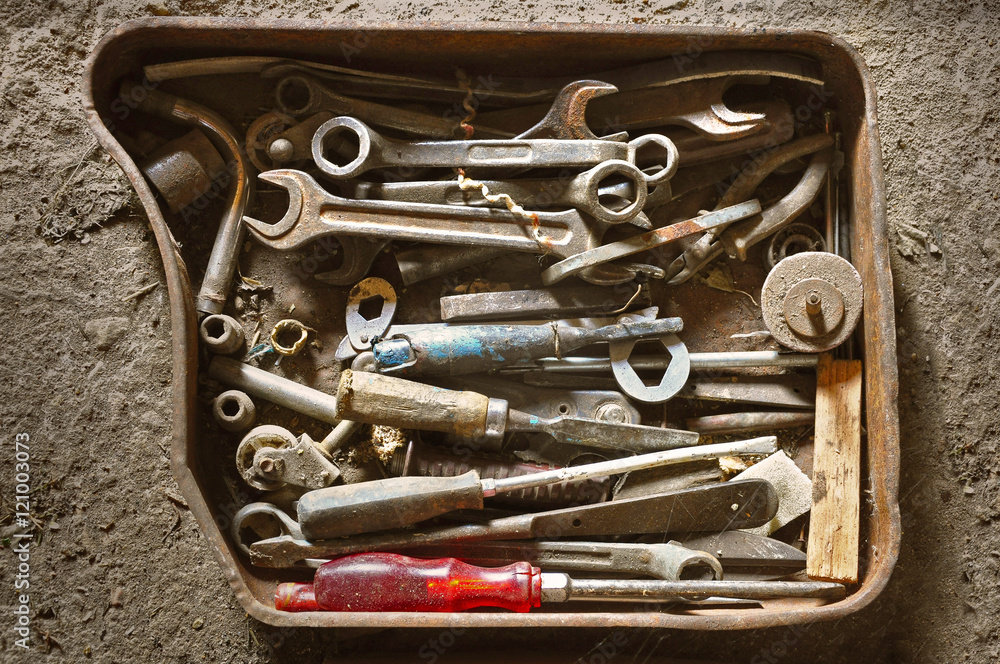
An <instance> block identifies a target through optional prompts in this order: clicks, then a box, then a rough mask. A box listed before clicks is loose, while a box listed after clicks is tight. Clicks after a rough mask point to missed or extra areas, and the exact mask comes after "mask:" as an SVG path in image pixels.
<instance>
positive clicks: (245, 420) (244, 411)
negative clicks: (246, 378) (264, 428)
mask: <svg viewBox="0 0 1000 664" xmlns="http://www.w3.org/2000/svg"><path fill="white" fill-rule="evenodd" d="M212 415H213V416H214V417H215V421H216V422H217V423H218V424H219V426H220V427H222V428H223V429H225V430H226V431H233V432H239V431H246V430H247V429H249V428H250V427H252V426H253V423H254V420H256V419H257V407H256V406H254V405H253V401H252V400H251V399H250V396H249V395H248V394H247V393H246V392H241V391H240V390H228V391H226V392H223V393H222V394H220V395H219V396H217V397H215V401H213V402H212Z"/></svg>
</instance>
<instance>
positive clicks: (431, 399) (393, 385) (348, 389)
mask: <svg viewBox="0 0 1000 664" xmlns="http://www.w3.org/2000/svg"><path fill="white" fill-rule="evenodd" d="M490 401H491V400H490V398H489V397H487V396H485V395H482V394H477V393H476V392H458V391H455V390H445V389H442V388H439V387H432V386H430V385H424V384H422V383H415V382H412V381H409V380H405V379H402V378H394V377H392V376H383V375H381V374H375V373H366V372H356V371H351V370H349V369H348V370H346V371H344V373H342V374H341V376H340V385H339V387H338V388H337V412H338V416H339V417H340V418H341V419H345V420H352V421H354V422H364V423H365V424H384V425H388V426H393V427H400V428H407V429H421V430H424V431H443V432H445V433H454V434H457V435H459V436H467V437H470V438H476V437H479V436H485V435H487V434H488V433H489V432H488V431H487V414H488V413H489V412H490V405H491V404H490ZM493 401H494V402H496V401H499V400H493ZM503 403H504V404H506V402H503ZM504 419H506V413H504ZM502 428H503V427H501V432H500V433H501V435H502Z"/></svg>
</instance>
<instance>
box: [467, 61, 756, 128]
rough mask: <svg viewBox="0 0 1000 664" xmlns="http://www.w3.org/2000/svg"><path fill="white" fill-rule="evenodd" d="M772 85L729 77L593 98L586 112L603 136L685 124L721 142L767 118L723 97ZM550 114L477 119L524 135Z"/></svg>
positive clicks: (518, 112)
mask: <svg viewBox="0 0 1000 664" xmlns="http://www.w3.org/2000/svg"><path fill="white" fill-rule="evenodd" d="M766 82H767V78H766V77H760V76H743V77H741V76H727V77H722V78H713V79H709V80H701V81H691V82H687V83H679V84H676V85H672V86H669V87H648V88H642V89H638V90H626V91H624V92H619V93H617V94H612V95H603V96H601V97H600V98H597V99H593V100H592V101H591V102H590V103H589V104H588V105H587V107H586V118H587V119H589V122H590V126H593V127H597V128H598V131H606V132H615V131H622V130H627V129H642V128H645V127H662V126H664V125H680V126H684V127H688V128H689V129H692V130H694V131H696V132H698V133H699V134H701V135H702V136H706V137H709V138H711V139H713V140H716V141H724V140H731V139H735V138H742V137H743V136H748V135H750V134H753V133H755V132H757V131H759V130H760V129H761V128H762V127H763V126H764V125H763V123H764V120H765V116H764V115H763V114H761V113H746V112H740V111H734V110H732V109H730V108H729V107H728V106H726V104H725V103H724V102H723V100H722V96H723V94H724V93H725V92H726V90H728V89H729V88H730V87H732V86H733V85H735V84H737V83H766ZM546 109H547V106H546V105H544V104H539V105H537V106H528V107H522V108H511V109H504V110H502V111H490V112H488V113H482V114H480V115H479V116H478V117H477V119H478V121H479V122H481V123H483V124H484V125H488V126H490V127H493V128H494V129H496V130H499V131H518V130H519V129H520V128H521V127H524V126H525V124H526V123H530V122H534V121H535V118H539V117H542V116H543V115H545V113H546ZM583 122H584V123H586V120H583Z"/></svg>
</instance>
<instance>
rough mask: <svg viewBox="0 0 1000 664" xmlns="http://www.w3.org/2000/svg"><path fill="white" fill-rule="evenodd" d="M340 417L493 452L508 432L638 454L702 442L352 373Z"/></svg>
mask: <svg viewBox="0 0 1000 664" xmlns="http://www.w3.org/2000/svg"><path fill="white" fill-rule="evenodd" d="M337 417H338V418H340V419H344V420H351V421H352V422H362V423H365V424H382V425H386V426H392V427H396V428H399V429H420V430H423V431H441V432H444V433H453V434H456V435H459V436H465V437H467V438H482V439H484V440H485V441H486V445H487V447H488V448H489V447H491V446H492V447H493V448H494V449H498V448H499V447H500V443H501V442H502V440H503V435H504V433H505V432H508V431H526V432H538V433H547V434H549V435H551V436H553V437H554V438H556V440H559V441H560V442H563V443H568V444H571V445H582V446H586V447H598V448H602V449H614V450H624V451H628V452H634V453H643V452H653V451H662V450H667V449H673V448H678V447H687V446H689V445H696V444H697V443H698V438H699V436H698V434H697V433H694V432H692V431H681V430H678V429H665V428H660V427H650V426H642V425H639V424H625V423H619V422H599V421H597V420H585V419H579V418H573V417H555V418H542V417H538V416H537V415H531V414H529V413H525V412H522V411H519V410H513V409H511V408H510V406H509V404H508V403H507V401H506V400H505V399H494V398H490V397H488V396H486V395H483V394H479V393H478V392H460V391H456V390H446V389H443V388H440V387H433V386H430V385H424V384H423V383H416V382H414V381H410V380H405V379H403V378H395V377H393V376H383V375H381V374H376V373H368V372H363V371H352V370H350V369H347V370H345V371H344V372H343V373H342V374H341V376H340V385H339V387H338V388H337ZM491 442H492V445H490V443H491Z"/></svg>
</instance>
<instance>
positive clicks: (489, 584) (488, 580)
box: [274, 553, 845, 613]
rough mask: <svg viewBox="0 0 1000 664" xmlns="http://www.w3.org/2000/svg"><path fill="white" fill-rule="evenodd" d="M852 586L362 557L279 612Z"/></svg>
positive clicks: (318, 580)
mask: <svg viewBox="0 0 1000 664" xmlns="http://www.w3.org/2000/svg"><path fill="white" fill-rule="evenodd" d="M844 592H845V588H844V586H843V585H841V584H839V583H828V582H825V581H664V580H662V579H571V578H570V577H568V576H566V575H565V574H562V573H560V572H542V571H541V570H539V569H538V568H537V567H532V566H531V564H530V563H527V562H523V561H522V562H517V563H514V564H512V565H507V566H506V567H493V568H484V567H475V566H473V565H469V564H466V563H463V562H461V561H458V560H455V559H454V558H438V559H437V560H418V559H416V558H410V557H408V556H401V555H399V554H396V553H359V554H356V555H353V556H346V557H344V558H338V559H337V560H331V561H330V562H328V563H323V564H322V565H320V567H319V569H317V570H316V576H315V578H314V579H313V583H282V584H279V585H278V589H277V591H276V592H275V594H274V606H275V608H277V609H278V610H280V611H438V612H444V611H464V610H465V609H472V608H475V607H477V606H492V607H497V608H501V609H509V610H511V611H517V612H519V613H524V612H526V611H530V610H531V608H532V607H537V606H541V604H542V602H566V601H569V600H571V599H597V600H606V599H609V598H619V599H631V600H656V601H664V600H678V599H702V598H705V597H732V598H741V599H766V598H774V597H821V598H828V599H838V598H840V597H843V596H844Z"/></svg>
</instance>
